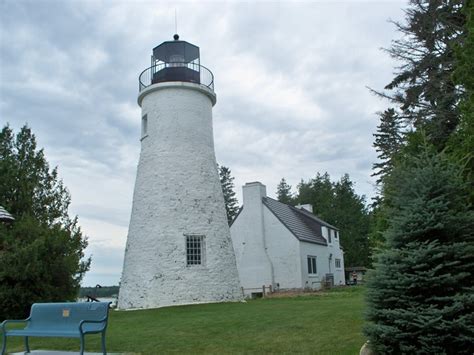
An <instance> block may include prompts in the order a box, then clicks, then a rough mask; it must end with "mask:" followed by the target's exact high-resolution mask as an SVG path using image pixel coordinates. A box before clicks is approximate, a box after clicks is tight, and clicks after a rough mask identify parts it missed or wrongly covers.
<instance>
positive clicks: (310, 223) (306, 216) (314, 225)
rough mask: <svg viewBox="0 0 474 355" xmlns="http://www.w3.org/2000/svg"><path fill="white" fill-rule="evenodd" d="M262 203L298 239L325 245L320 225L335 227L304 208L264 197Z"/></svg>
mask: <svg viewBox="0 0 474 355" xmlns="http://www.w3.org/2000/svg"><path fill="white" fill-rule="evenodd" d="M262 200H263V204H264V205H265V206H267V207H268V209H269V210H270V211H271V212H272V213H273V214H274V215H275V216H276V218H278V219H279V220H280V222H281V223H283V224H284V225H285V226H286V228H288V230H289V231H290V232H291V233H293V234H294V235H295V237H296V238H298V240H301V241H303V242H309V243H316V244H321V245H327V242H326V239H324V238H323V236H322V231H321V226H325V227H329V228H333V229H336V230H337V228H336V227H334V226H332V225H330V224H329V223H326V222H324V221H323V220H321V219H319V218H318V217H316V216H315V215H313V214H312V213H311V212H309V211H306V210H304V209H299V208H295V207H293V206H289V205H285V204H284V203H281V202H279V201H277V200H274V199H272V198H269V197H264V198H263V199H262Z"/></svg>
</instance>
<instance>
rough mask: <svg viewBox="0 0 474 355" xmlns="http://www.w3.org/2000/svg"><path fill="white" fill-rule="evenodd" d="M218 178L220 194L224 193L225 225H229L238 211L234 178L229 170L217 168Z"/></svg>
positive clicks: (223, 167) (222, 167) (221, 167)
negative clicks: (220, 188)
mask: <svg viewBox="0 0 474 355" xmlns="http://www.w3.org/2000/svg"><path fill="white" fill-rule="evenodd" d="M218 169H219V178H220V180H221V186H222V192H223V193H224V203H225V210H226V212H227V223H229V225H230V224H231V223H232V221H233V220H234V217H235V216H236V215H237V212H238V211H239V205H238V203H239V202H238V201H237V198H236V197H235V191H234V177H233V176H232V175H231V171H230V169H229V168H227V167H225V166H219V167H218Z"/></svg>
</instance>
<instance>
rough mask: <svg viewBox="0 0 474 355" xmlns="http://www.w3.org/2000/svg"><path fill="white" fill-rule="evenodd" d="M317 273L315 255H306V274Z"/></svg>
mask: <svg viewBox="0 0 474 355" xmlns="http://www.w3.org/2000/svg"><path fill="white" fill-rule="evenodd" d="M317 273H318V269H317V268H316V257H315V256H308V274H309V275H316V274H317Z"/></svg>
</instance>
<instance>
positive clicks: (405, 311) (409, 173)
mask: <svg viewBox="0 0 474 355" xmlns="http://www.w3.org/2000/svg"><path fill="white" fill-rule="evenodd" d="M388 187H389V188H388ZM468 189H469V188H468V186H467V185H466V184H465V183H464V181H463V178H462V167H461V166H460V165H459V164H458V163H455V162H453V161H452V160H450V159H448V157H447V156H445V155H444V154H437V153H436V152H430V149H429V148H427V146H425V148H424V150H423V151H422V152H421V154H419V157H416V156H408V157H407V158H406V159H405V160H404V161H403V162H400V163H399V164H398V165H397V166H396V168H395V169H394V171H393V173H392V175H391V176H390V177H389V178H388V183H387V189H386V190H385V193H386V194H387V195H388V197H389V198H390V201H391V206H390V207H389V213H388V217H387V221H388V229H387V230H386V231H385V233H384V234H385V236H384V237H385V240H386V243H387V248H386V249H385V250H384V251H383V252H382V253H381V255H380V256H379V257H378V260H377V263H376V268H375V272H374V274H373V275H372V277H371V278H370V279H369V284H368V296H367V298H368V306H369V307H368V320H369V321H370V323H369V324H368V325H367V327H366V329H365V333H366V335H367V336H368V337H369V339H370V342H371V346H372V348H373V349H374V350H375V351H376V352H377V353H381V354H472V353H473V352H474V342H472V340H473V339H474V278H473V277H472V270H473V268H474V234H473V233H474V214H473V211H472V209H471V206H469V204H468V203H467V201H466V200H467V192H468Z"/></svg>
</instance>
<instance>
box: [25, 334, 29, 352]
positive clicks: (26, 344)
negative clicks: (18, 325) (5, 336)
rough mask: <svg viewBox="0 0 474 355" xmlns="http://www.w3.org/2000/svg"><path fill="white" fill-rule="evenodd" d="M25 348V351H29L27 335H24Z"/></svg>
mask: <svg viewBox="0 0 474 355" xmlns="http://www.w3.org/2000/svg"><path fill="white" fill-rule="evenodd" d="M25 350H26V352H27V353H29V352H30V344H29V343H28V337H25Z"/></svg>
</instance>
